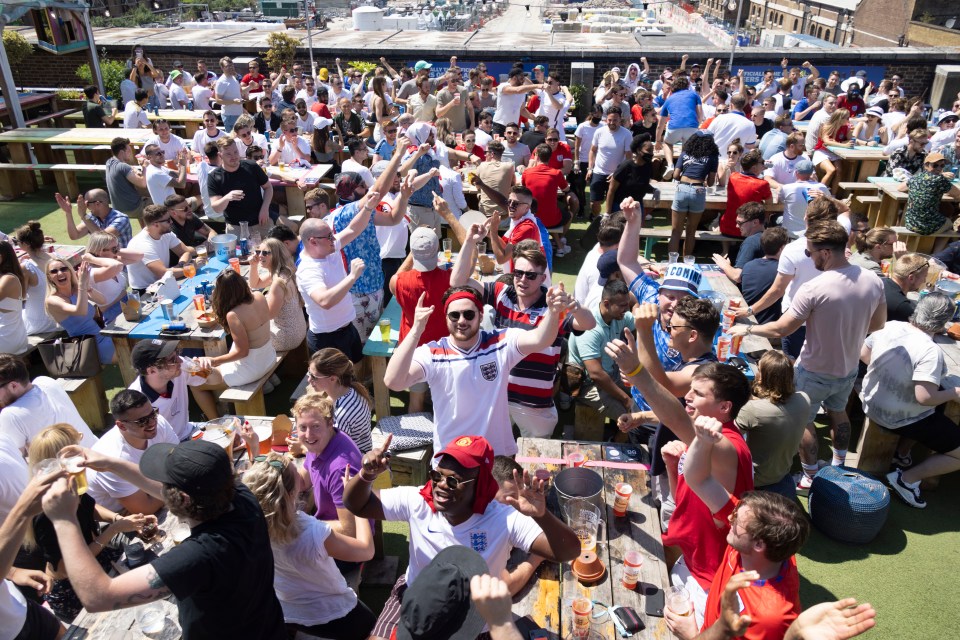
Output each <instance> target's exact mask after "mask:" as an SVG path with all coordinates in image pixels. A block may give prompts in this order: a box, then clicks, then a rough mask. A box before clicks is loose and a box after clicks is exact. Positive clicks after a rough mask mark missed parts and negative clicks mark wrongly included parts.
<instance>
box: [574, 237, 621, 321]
mask: <svg viewBox="0 0 960 640" xmlns="http://www.w3.org/2000/svg"><path fill="white" fill-rule="evenodd" d="M613 251H616V249H613ZM601 255H603V252H602V251H600V243H597V244H595V245H593V249H591V250H590V251H589V252H588V253H587V255H585V256H584V257H583V264H581V265H580V271H579V273H577V282H576V284H575V285H574V287H573V298H574V299H575V300H576V301H577V302H579V303H580V306H582V307H585V306H586V302H585V301H586V299H587V294H588V293H589V292H590V289H592V288H593V285H595V284H597V280H598V279H599V278H600V270H599V269H597V261H599V260H600V256H601Z"/></svg>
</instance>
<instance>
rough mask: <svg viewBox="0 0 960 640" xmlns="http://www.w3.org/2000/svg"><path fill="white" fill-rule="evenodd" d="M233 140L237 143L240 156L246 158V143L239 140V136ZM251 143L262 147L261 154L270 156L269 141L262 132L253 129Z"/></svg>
mask: <svg viewBox="0 0 960 640" xmlns="http://www.w3.org/2000/svg"><path fill="white" fill-rule="evenodd" d="M235 142H236V143H237V151H239V152H240V157H241V158H246V157H247V145H246V144H245V143H244V142H243V140H241V139H240V138H237V139H236V140H235ZM253 144H255V145H257V146H258V147H260V148H261V149H263V155H264V156H266V157H269V156H270V142H269V141H268V140H267V136H265V135H263V134H262V133H258V132H256V131H254V132H253Z"/></svg>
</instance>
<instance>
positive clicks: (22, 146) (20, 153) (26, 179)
mask: <svg viewBox="0 0 960 640" xmlns="http://www.w3.org/2000/svg"><path fill="white" fill-rule="evenodd" d="M7 148H8V149H9V150H10V159H11V160H13V163H14V164H31V163H32V162H33V160H32V159H31V158H30V147H29V145H27V144H26V143H22V142H11V143H9V144H7ZM14 184H15V185H16V188H17V191H18V193H17V195H19V194H20V193H33V192H34V191H36V190H37V175H36V174H35V173H34V172H33V171H28V172H26V176H20V175H18V176H17V177H16V178H15V182H14Z"/></svg>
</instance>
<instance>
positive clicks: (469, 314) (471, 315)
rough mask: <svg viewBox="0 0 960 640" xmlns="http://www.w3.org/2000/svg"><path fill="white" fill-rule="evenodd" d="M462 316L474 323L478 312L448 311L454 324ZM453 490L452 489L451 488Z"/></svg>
mask: <svg viewBox="0 0 960 640" xmlns="http://www.w3.org/2000/svg"><path fill="white" fill-rule="evenodd" d="M460 316H463V319H464V320H466V321H467V322H473V320H474V318H476V317H477V312H476V311H474V310H473V309H467V310H466V311H448V312H447V319H448V320H451V321H452V322H459V321H460ZM451 488H452V487H451Z"/></svg>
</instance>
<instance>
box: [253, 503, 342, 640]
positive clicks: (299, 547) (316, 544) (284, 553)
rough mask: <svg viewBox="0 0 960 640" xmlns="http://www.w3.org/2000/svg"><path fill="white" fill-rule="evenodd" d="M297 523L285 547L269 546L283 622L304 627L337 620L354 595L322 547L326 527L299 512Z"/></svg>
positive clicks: (328, 529)
mask: <svg viewBox="0 0 960 640" xmlns="http://www.w3.org/2000/svg"><path fill="white" fill-rule="evenodd" d="M297 522H298V523H299V524H300V527H301V530H300V535H298V536H297V537H296V538H294V539H293V540H292V541H290V542H289V543H287V544H282V545H281V544H276V543H271V544H270V547H271V548H272V549H273V563H274V567H275V570H274V573H273V588H274V589H275V590H276V592H277V598H278V599H279V600H280V606H281V607H282V608H283V620H284V622H287V623H288V624H289V623H293V624H302V625H304V626H312V625H315V624H324V623H327V622H330V621H331V620H338V619H340V618H342V617H344V616H345V615H347V614H348V613H350V611H351V610H353V608H354V607H355V606H356V605H357V594H356V593H354V592H353V589H351V588H350V587H349V586H348V585H347V581H346V580H344V579H343V575H342V574H341V573H340V570H339V569H337V565H336V564H335V563H334V561H333V558H331V557H330V556H329V555H328V554H327V550H326V549H325V548H324V546H323V543H324V541H325V540H326V539H327V537H329V535H330V526H329V525H328V524H327V523H326V522H324V521H322V520H317V519H316V518H314V517H312V516H308V515H307V514H305V513H303V512H302V511H298V512H297Z"/></svg>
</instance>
